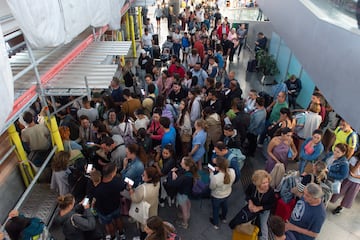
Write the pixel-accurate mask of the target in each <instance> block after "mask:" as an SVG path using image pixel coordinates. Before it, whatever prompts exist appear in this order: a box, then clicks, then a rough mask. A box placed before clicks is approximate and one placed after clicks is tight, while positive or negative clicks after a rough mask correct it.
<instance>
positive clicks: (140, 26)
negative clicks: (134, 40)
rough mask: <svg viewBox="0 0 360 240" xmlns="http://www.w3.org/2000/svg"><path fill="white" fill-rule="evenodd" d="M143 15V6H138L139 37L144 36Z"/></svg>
mask: <svg viewBox="0 0 360 240" xmlns="http://www.w3.org/2000/svg"><path fill="white" fill-rule="evenodd" d="M142 24H143V23H142V15H141V7H138V25H139V38H140V39H141V38H142V29H143V25H142Z"/></svg>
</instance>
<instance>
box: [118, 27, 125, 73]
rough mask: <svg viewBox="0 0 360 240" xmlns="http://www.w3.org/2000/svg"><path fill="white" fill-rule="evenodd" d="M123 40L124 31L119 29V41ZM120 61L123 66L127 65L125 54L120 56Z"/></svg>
mask: <svg viewBox="0 0 360 240" xmlns="http://www.w3.org/2000/svg"><path fill="white" fill-rule="evenodd" d="M122 40H123V36H122V32H121V31H119V41H122ZM120 63H121V66H125V57H124V55H122V56H121V57H120Z"/></svg>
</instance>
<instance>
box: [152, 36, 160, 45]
mask: <svg viewBox="0 0 360 240" xmlns="http://www.w3.org/2000/svg"><path fill="white" fill-rule="evenodd" d="M152 37H153V41H154V45H159V35H158V34H153V35H152Z"/></svg>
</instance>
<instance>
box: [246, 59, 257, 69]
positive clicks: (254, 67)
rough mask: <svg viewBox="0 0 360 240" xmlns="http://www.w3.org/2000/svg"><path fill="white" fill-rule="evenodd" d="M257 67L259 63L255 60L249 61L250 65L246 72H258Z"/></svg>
mask: <svg viewBox="0 0 360 240" xmlns="http://www.w3.org/2000/svg"><path fill="white" fill-rule="evenodd" d="M256 65H257V61H256V60H255V59H254V60H249V61H248V64H247V68H246V71H247V72H256Z"/></svg>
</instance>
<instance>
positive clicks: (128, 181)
mask: <svg viewBox="0 0 360 240" xmlns="http://www.w3.org/2000/svg"><path fill="white" fill-rule="evenodd" d="M124 181H125V182H126V183H128V184H129V185H130V186H133V185H134V181H133V180H131V179H130V178H128V177H125V179H124Z"/></svg>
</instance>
